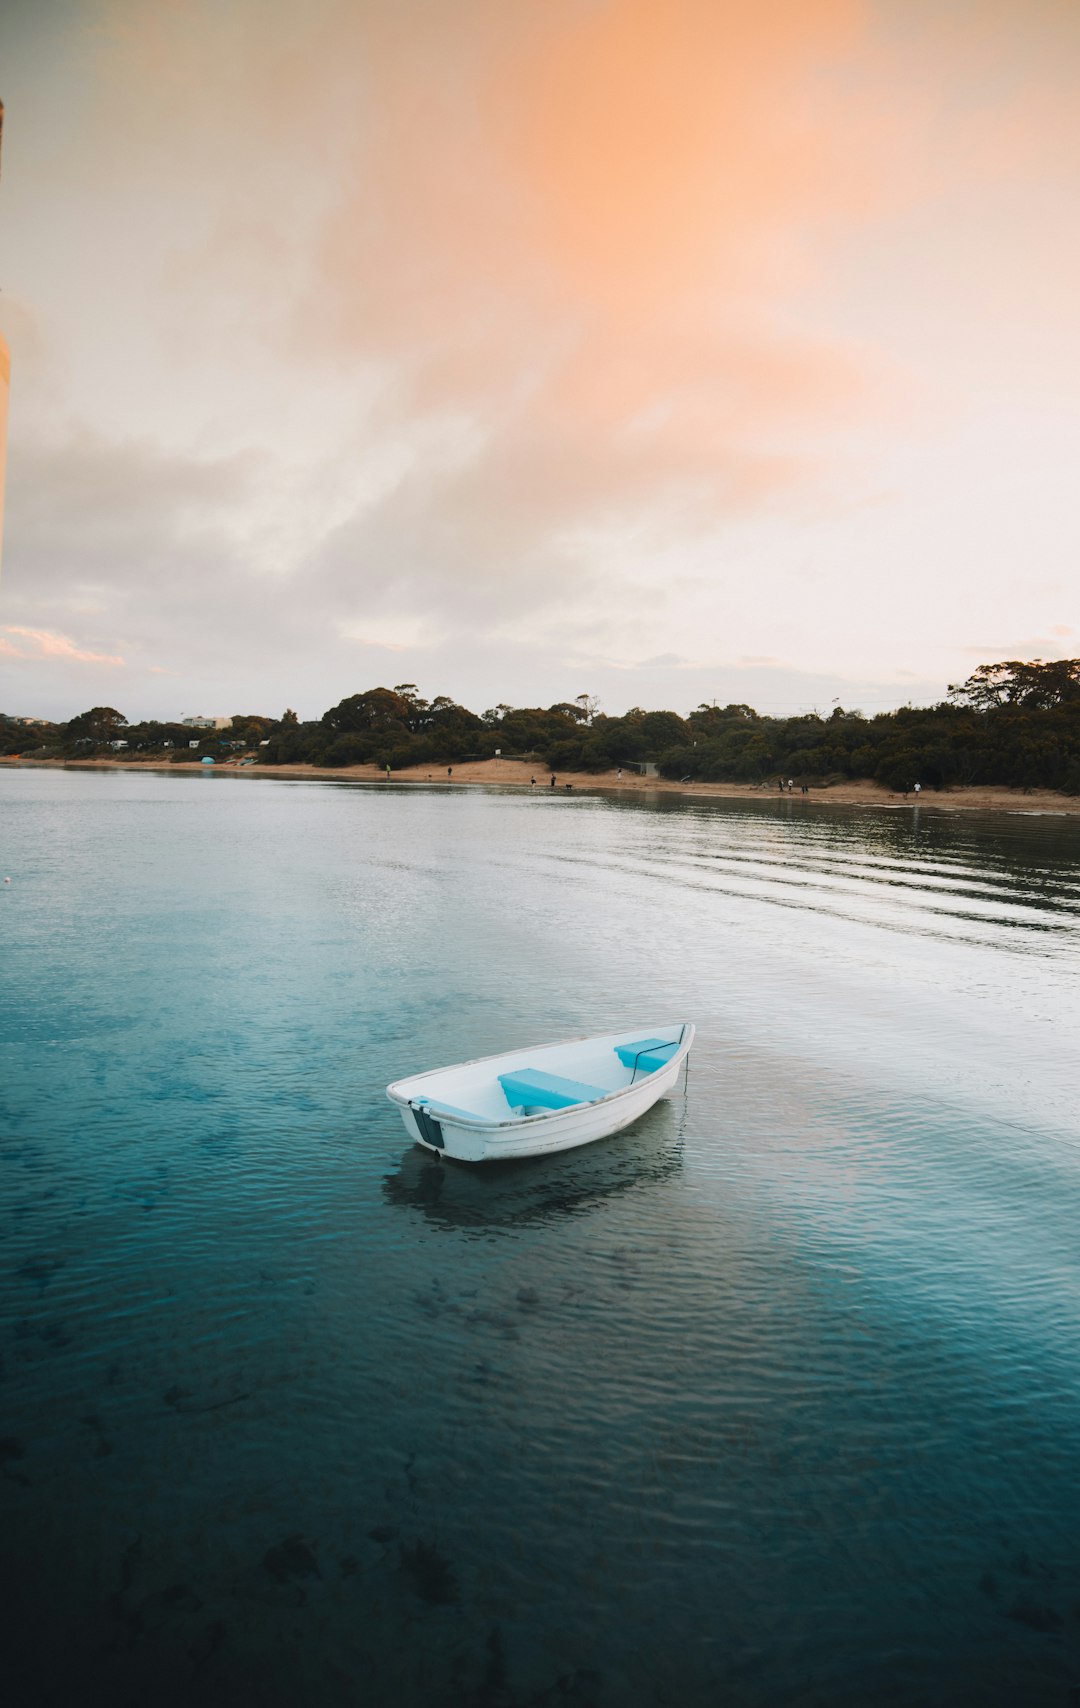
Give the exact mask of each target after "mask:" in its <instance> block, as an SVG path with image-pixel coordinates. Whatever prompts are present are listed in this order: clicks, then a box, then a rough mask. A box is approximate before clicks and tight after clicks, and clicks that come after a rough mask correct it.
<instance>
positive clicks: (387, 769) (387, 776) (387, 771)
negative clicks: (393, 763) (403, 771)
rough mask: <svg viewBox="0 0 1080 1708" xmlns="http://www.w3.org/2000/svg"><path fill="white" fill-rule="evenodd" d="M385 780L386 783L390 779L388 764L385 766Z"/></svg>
mask: <svg viewBox="0 0 1080 1708" xmlns="http://www.w3.org/2000/svg"><path fill="white" fill-rule="evenodd" d="M386 781H387V782H388V783H389V781H390V767H389V765H388V766H387V767H386Z"/></svg>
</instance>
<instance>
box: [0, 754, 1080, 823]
mask: <svg viewBox="0 0 1080 1708" xmlns="http://www.w3.org/2000/svg"><path fill="white" fill-rule="evenodd" d="M0 765H9V766H34V767H38V766H41V767H47V768H50V769H57V768H65V767H66V768H68V769H71V770H77V771H93V770H110V771H136V770H138V771H146V770H154V771H208V770H209V769H210V768H209V766H203V765H202V764H201V762H200V761H199V760H178V761H177V762H176V763H175V764H173V763H163V762H162V761H161V759H160V758H157V757H148V758H146V759H139V758H135V757H132V758H130V759H121V760H118V759H111V758H110V759H72V760H63V759H22V758H19V757H18V756H15V755H11V756H8V757H6V758H0ZM214 771H215V774H218V775H220V774H222V773H228V774H229V775H230V776H232V775H236V776H243V777H292V778H297V779H302V778H305V777H323V778H332V779H334V780H335V781H336V782H343V783H365V784H369V785H376V786H380V785H381V786H385V784H386V781H387V779H386V773H385V771H382V770H380V769H379V767H378V766H375V765H344V766H334V767H331V766H318V765H247V766H241V765H239V764H237V763H236V762H233V761H222V762H220V763H219V764H217V765H215V767H214ZM533 779H535V782H534V781H533ZM390 781H391V782H392V783H395V784H406V785H408V784H421V785H429V784H441V785H442V786H443V787H445V788H449V789H460V788H468V787H469V786H476V785H482V786H484V787H487V788H491V787H498V788H514V789H525V790H532V789H535V790H536V792H537V793H539V792H541V791H543V790H546V791H547V792H548V793H551V792H556V793H559V794H567V793H574V794H615V795H622V796H626V797H631V796H634V795H642V794H651V795H656V794H665V795H667V794H670V795H683V796H687V797H692V798H698V799H703V800H706V799H723V800H751V801H760V800H765V799H768V798H770V797H772V798H773V799H776V798H777V796H779V795H780V790H779V789H778V788H777V786H776V781H775V779H773V781H772V783H771V784H755V783H701V782H694V783H679V782H674V781H671V780H669V779H668V778H666V777H639V776H638V775H637V773H636V772H632V771H624V772H623V774H622V776H621V777H620V776H619V775H618V773H617V772H615V771H564V772H560V773H559V774H558V777H557V780H556V785H555V790H554V791H552V788H551V773H550V772H549V771H548V770H547V769H546V768H545V767H544V766H543V765H530V764H528V763H527V762H526V761H525V760H521V759H487V760H473V761H471V762H468V763H463V764H457V765H453V766H451V767H450V768H449V769H448V768H447V767H446V766H445V765H444V766H438V765H432V766H428V765H417V766H414V767H412V768H411V769H410V770H407V771H395V772H393V773H392V775H391V778H390ZM568 784H569V786H570V787H569V789H568V788H567V785H568ZM782 798H783V799H784V800H789V801H793V802H795V803H797V804H798V805H800V806H803V807H807V808H813V807H815V806H829V805H838V806H859V807H877V808H883V807H885V808H896V809H904V810H907V809H910V808H914V807H915V806H920V807H932V808H933V809H934V810H935V811H943V812H1014V813H1058V814H1067V815H1077V814H1080V796H1078V795H1063V794H1059V793H1058V792H1056V791H1055V790H1053V789H1007V788H1002V787H1000V786H996V785H989V784H987V785H982V784H978V783H976V784H971V785H969V786H965V787H960V786H957V787H953V788H949V789H932V788H924V789H923V790H922V792H921V794H920V795H918V796H915V795H913V794H909V795H907V796H904V795H902V794H897V793H896V792H894V791H893V790H890V789H886V788H884V787H883V786H882V785H881V784H880V783H872V782H865V781H862V782H854V781H847V782H840V783H830V784H828V785H826V786H823V787H811V789H810V791H809V793H808V794H805V795H804V794H801V793H800V790H799V787H798V785H796V787H795V788H794V789H793V790H792V791H791V792H790V793H789V792H788V791H787V790H785V791H784V793H783V796H782Z"/></svg>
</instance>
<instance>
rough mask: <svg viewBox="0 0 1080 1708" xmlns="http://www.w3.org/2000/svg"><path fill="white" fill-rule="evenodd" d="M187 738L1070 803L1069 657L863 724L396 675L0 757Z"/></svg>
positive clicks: (998, 672)
mask: <svg viewBox="0 0 1080 1708" xmlns="http://www.w3.org/2000/svg"><path fill="white" fill-rule="evenodd" d="M193 740H197V741H198V743H199V747H198V750H197V751H198V754H199V756H200V757H205V758H214V759H224V758H230V757H236V756H238V755H240V754H244V755H246V756H248V757H250V758H253V759H255V760H256V761H257V762H259V763H263V764H272V765H289V764H301V763H303V764H311V765H320V766H329V767H336V766H346V765H357V764H375V765H378V766H379V767H380V768H382V767H385V766H387V765H389V766H390V767H391V768H392V770H394V771H405V770H410V769H413V768H416V767H419V766H435V765H439V766H444V765H453V764H454V763H455V762H460V761H466V760H470V759H490V758H492V757H493V756H494V755H495V754H496V753H497V752H501V753H502V754H503V755H504V756H506V757H520V758H527V759H530V760H532V761H534V762H536V763H539V764H542V765H544V766H546V767H548V768H550V769H551V770H553V771H556V772H560V771H561V772H567V771H593V772H600V771H608V770H611V769H613V768H614V767H617V766H620V765H634V764H641V763H643V762H646V761H650V762H652V763H655V764H656V765H657V766H658V768H659V771H660V773H661V774H662V775H663V776H666V777H673V778H681V779H686V780H696V779H701V780H703V781H715V782H753V783H764V782H767V781H770V780H771V779H772V778H773V777H776V776H782V777H784V778H787V777H791V778H793V779H794V780H795V781H796V782H797V783H809V784H823V783H827V782H830V781H838V780H840V779H842V778H851V779H856V778H868V779H872V780H874V781H875V782H878V783H882V784H884V785H885V787H886V788H889V789H906V788H909V787H910V786H911V785H912V784H913V783H915V782H920V783H922V784H923V786H924V787H929V788H947V787H949V786H950V785H954V784H971V783H987V784H1005V785H1009V786H1013V787H1025V788H1048V789H1059V790H1064V791H1066V792H1068V793H1071V794H1080V659H1062V660H1057V661H1051V662H1045V661H1043V660H1041V659H1035V660H1016V659H1013V660H1007V661H1005V662H1003V663H999V664H984V665H980V666H979V668H978V669H977V670H975V671H974V672H973V674H972V675H971V676H969V677H968V678H967V680H966V681H964V682H961V683H955V684H952V685H950V687H949V692H948V698H947V699H945V700H943V701H941V702H940V703H939V704H937V705H934V706H901V707H900V708H899V710H897V711H893V712H879V713H877V714H876V715H875V716H873V717H864V716H863V714H862V713H861V712H860V711H854V710H853V711H846V710H845V709H844V708H843V707H842V706H836V707H835V708H834V709H833V710H832V711H830V712H829V713H828V714H826V715H822V714H820V713H818V712H806V713H803V714H800V715H799V716H797V717H788V718H775V717H765V716H762V715H761V714H760V713H759V712H756V711H755V710H754V708H753V707H752V706H748V705H741V704H731V705H726V706H716V705H700V706H698V708H697V709H696V711H693V712H691V713H690V714H689V716H688V717H685V718H684V717H681V716H680V715H679V713H677V712H670V711H646V710H645V709H644V708H643V707H640V706H633V707H631V709H630V710H629V711H628V712H625V713H624V714H623V715H622V716H621V717H611V716H608V715H606V714H605V713H603V712H602V711H601V710H600V709H599V706H598V704H597V702H596V701H595V699H593V698H592V697H591V696H589V695H586V694H582V695H580V696H579V697H578V698H577V699H576V700H572V701H559V702H557V703H556V704H555V705H553V706H548V707H546V708H541V707H514V706H510V705H505V704H500V705H497V706H493V707H491V708H489V709H488V710H487V711H485V712H481V713H477V712H472V711H470V710H469V709H468V708H467V707H465V706H461V705H459V704H458V703H457V702H456V701H454V700H452V699H450V698H449V697H448V696H446V695H437V696H436V697H435V699H433V700H426V699H424V698H423V697H422V696H421V695H420V693H419V692H418V690H417V687H416V684H415V683H411V682H404V683H399V684H398V685H397V686H396V687H395V688H369V689H367V690H366V691H365V692H364V693H359V694H351V695H349V696H348V697H347V698H346V699H344V700H340V701H339V702H338V704H337V705H335V706H331V707H330V708H329V710H327V711H326V712H324V713H323V715H322V717H321V718H318V719H313V720H311V721H302V720H301V719H300V718H298V717H297V715H296V713H295V712H293V711H291V710H290V711H286V712H285V713H284V714H283V715H282V716H281V717H279V718H273V717H264V716H261V715H256V714H253V713H248V714H238V715H236V716H235V717H234V718H233V719H232V722H231V724H230V726H229V728H227V729H223V730H197V729H191V728H190V727H189V726H187V725H183V724H171V723H159V722H142V723H133V724H132V723H128V721H127V719H126V718H125V717H124V716H123V715H122V714H121V713H120V712H118V711H117V710H116V709H115V708H114V707H109V706H95V707H93V708H92V709H91V710H90V711H87V712H83V713H81V714H80V715H79V716H78V717H76V718H72V719H71V721H70V722H69V723H66V724H45V723H42V724H37V725H34V726H32V727H27V726H26V725H25V724H16V723H15V721H14V720H12V719H5V718H0V752H4V753H8V754H11V753H22V754H23V755H24V756H26V757H34V758H43V757H55V758H77V757H83V756H89V755H97V754H101V753H108V752H110V751H112V747H111V744H113V743H115V742H118V741H124V742H126V743H127V752H129V753H131V754H133V755H134V754H138V753H141V754H143V755H144V756H149V755H151V754H163V755H164V754H168V755H169V757H170V758H172V759H173V760H177V761H178V760H181V759H185V760H187V759H191V758H192V757H193V753H192V749H191V747H190V745H189V743H190V742H191V741H193Z"/></svg>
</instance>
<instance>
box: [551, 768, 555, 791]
mask: <svg viewBox="0 0 1080 1708" xmlns="http://www.w3.org/2000/svg"><path fill="white" fill-rule="evenodd" d="M551 787H552V788H554V787H555V773H554V771H553V772H552V773H551Z"/></svg>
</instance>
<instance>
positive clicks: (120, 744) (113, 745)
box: [109, 741, 127, 753]
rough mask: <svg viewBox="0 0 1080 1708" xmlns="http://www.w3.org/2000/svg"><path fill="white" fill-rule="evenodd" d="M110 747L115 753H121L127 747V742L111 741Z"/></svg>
mask: <svg viewBox="0 0 1080 1708" xmlns="http://www.w3.org/2000/svg"><path fill="white" fill-rule="evenodd" d="M109 746H110V747H111V748H112V750H113V752H114V753H119V751H120V749H121V748H122V747H126V746H127V742H126V741H110V743H109Z"/></svg>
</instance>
